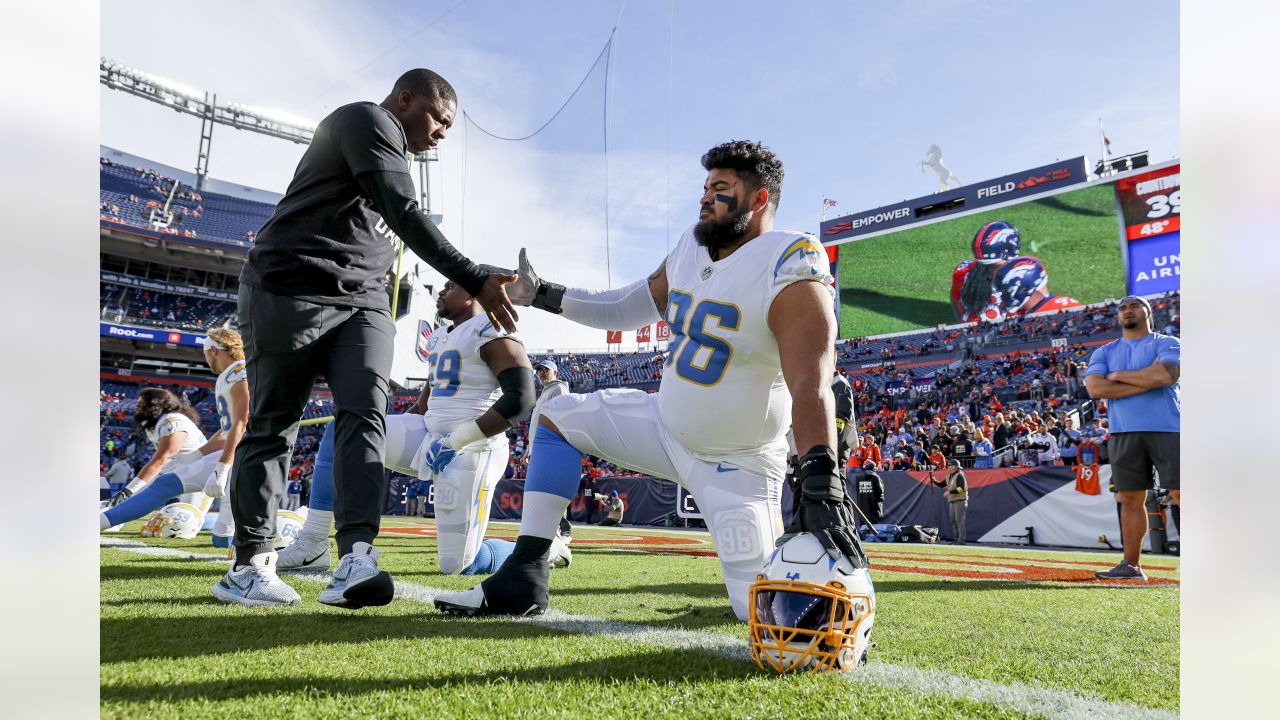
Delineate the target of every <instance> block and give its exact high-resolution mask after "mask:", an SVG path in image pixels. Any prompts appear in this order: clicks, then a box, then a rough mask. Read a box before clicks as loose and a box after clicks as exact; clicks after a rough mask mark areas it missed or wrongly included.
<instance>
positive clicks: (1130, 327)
mask: <svg viewBox="0 0 1280 720" xmlns="http://www.w3.org/2000/svg"><path fill="white" fill-rule="evenodd" d="M1140 325H1142V321H1141V320H1130V321H1129V322H1124V323H1120V327H1122V328H1124V329H1125V330H1133V329H1135V328H1137V327H1139V326H1140Z"/></svg>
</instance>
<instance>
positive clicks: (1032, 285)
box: [995, 257, 1049, 313]
mask: <svg viewBox="0 0 1280 720" xmlns="http://www.w3.org/2000/svg"><path fill="white" fill-rule="evenodd" d="M1048 284H1049V273H1048V272H1046V271H1045V269H1044V265H1043V264H1042V263H1041V262H1040V261H1039V260H1038V259H1036V258H1033V257H1016V258H1013V259H1012V260H1010V261H1009V262H1008V263H1006V264H1005V265H1004V266H1003V267H1001V268H1000V269H999V270H997V271H996V277H995V286H996V292H997V293H998V294H999V295H1000V299H1001V302H1000V307H1001V309H1002V310H1004V312H1006V313H1012V312H1017V311H1018V310H1021V309H1022V308H1023V306H1025V305H1026V304H1027V301H1028V300H1030V299H1031V296H1032V295H1034V294H1036V292H1038V291H1040V290H1044V289H1045V287H1046V286H1047V285H1048Z"/></svg>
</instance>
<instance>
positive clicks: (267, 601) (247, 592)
mask: <svg viewBox="0 0 1280 720" xmlns="http://www.w3.org/2000/svg"><path fill="white" fill-rule="evenodd" d="M275 563H276V554H275V553H274V552H265V553H258V554H257V555H254V556H253V557H252V558H250V560H249V564H248V565H245V566H244V567H242V568H240V569H239V570H237V569H236V568H235V564H234V563H233V564H232V566H231V567H230V568H229V569H228V570H227V574H226V575H223V576H222V579H221V580H219V581H218V582H217V583H216V584H215V585H214V586H213V596H214V597H216V598H218V599H219V600H221V601H222V602H225V603H233V604H235V605H297V604H299V603H301V602H302V597H301V596H300V595H298V591H297V590H294V589H293V588H291V587H289V585H288V584H287V583H285V582H284V581H283V580H281V579H280V578H279V576H277V575H276V568H275Z"/></svg>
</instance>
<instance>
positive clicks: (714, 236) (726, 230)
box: [693, 209, 751, 258]
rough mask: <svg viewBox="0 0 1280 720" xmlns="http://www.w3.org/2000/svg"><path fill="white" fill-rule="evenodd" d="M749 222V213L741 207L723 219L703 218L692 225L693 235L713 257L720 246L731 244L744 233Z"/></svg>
mask: <svg viewBox="0 0 1280 720" xmlns="http://www.w3.org/2000/svg"><path fill="white" fill-rule="evenodd" d="M750 224H751V215H750V214H749V213H748V212H747V211H746V210H745V209H743V210H742V211H740V212H738V213H737V214H734V215H730V216H729V217H728V218H726V219H725V220H703V221H702V222H700V223H698V224H697V225H694V226H693V237H694V239H695V240H697V241H698V244H699V245H701V246H703V247H705V248H706V249H707V250H708V251H709V252H710V253H711V255H712V257H713V258H714V257H715V256H716V253H717V252H719V251H720V250H721V249H722V248H725V247H728V246H729V245H732V244H733V243H735V242H737V241H738V239H739V238H741V237H742V236H743V235H746V234H747V226H748V225H750Z"/></svg>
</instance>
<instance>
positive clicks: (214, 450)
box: [98, 328, 249, 547]
mask: <svg viewBox="0 0 1280 720" xmlns="http://www.w3.org/2000/svg"><path fill="white" fill-rule="evenodd" d="M204 360H205V363H207V364H208V365H209V369H210V370H213V371H214V372H216V373H217V374H218V379H217V381H216V382H215V383H214V399H215V402H216V403H217V411H218V432H217V433H215V434H214V436H213V438H212V439H206V438H205V436H204V433H202V432H200V429H199V428H198V427H196V424H195V420H197V419H198V417H199V416H197V415H196V414H195V411H194V410H192V409H191V408H190V407H189V406H188V407H187V408H186V412H183V411H182V410H180V409H176V408H175V409H174V410H173V411H170V412H168V413H166V414H164V415H162V416H160V417H159V418H158V420H157V421H156V422H155V423H154V425H152V426H151V429H147V426H146V424H145V423H146V420H142V421H140V422H139V424H140V425H142V426H143V427H144V430H146V432H147V437H148V439H150V440H151V441H152V442H154V443H155V444H156V456H155V457H153V458H152V462H151V463H148V465H147V467H144V468H143V469H142V472H139V473H138V478H139V479H141V480H143V481H144V482H145V481H147V480H150V479H151V478H152V477H154V478H155V481H154V482H152V483H151V484H150V485H148V486H147V487H146V489H145V490H142V491H141V492H138V493H136V494H133V495H132V497H127V499H122V500H123V501H122V502H120V503H118V504H116V505H114V506H113V507H110V508H107V509H106V510H105V511H104V512H103V513H102V515H101V517H100V518H99V521H98V524H99V529H101V530H105V529H107V528H109V527H112V526H115V525H119V524H121V523H125V522H129V521H130V520H136V519H138V518H140V517H143V516H144V515H146V514H147V513H150V512H151V511H153V510H157V509H159V508H161V507H163V506H164V503H165V501H166V500H168V499H169V498H171V497H173V496H174V495H181V496H182V498H181V500H182V502H187V503H189V504H190V505H193V506H195V507H196V508H197V509H198V510H200V512H201V514H202V515H203V514H205V513H208V511H209V506H210V505H211V504H212V503H213V498H218V497H223V496H224V495H226V483H227V476H228V474H229V473H230V471H231V464H232V462H234V461H235V454H236V446H237V445H238V444H239V442H240V438H241V436H243V435H244V431H245V428H246V426H247V424H248V422H249V385H248V383H246V382H245V366H244V365H245V364H244V342H243V341H242V340H241V339H240V333H238V332H236V331H235V330H232V329H230V328H217V329H215V330H211V331H209V335H208V337H207V338H205V340H204ZM153 392H155V393H165V394H167V395H168V396H169V398H172V400H165V399H163V398H162V396H156V397H160V398H161V400H159V401H157V400H152V399H151V397H152V396H150V395H148V393H153ZM176 400H177V397H176V396H175V395H173V393H170V392H168V391H167V390H160V389H159V388H147V389H146V390H143V391H142V395H141V396H139V398H138V414H141V415H143V416H144V417H150V416H151V415H154V414H156V412H157V411H156V410H155V409H153V407H161V408H168V407H169V406H170V405H171V404H172V402H173V401H176ZM157 402H158V403H159V404H157ZM135 417H137V415H135ZM172 438H179V439H172ZM179 444H180V445H181V449H182V452H181V453H175V452H173V451H172V450H171V448H172V447H173V446H175V445H179ZM170 457H172V459H171V460H170V459H168V458H170ZM157 458H165V460H164V464H163V465H155V463H156V462H157ZM153 466H155V470H154V471H152V472H151V473H150V476H148V475H147V473H148V470H149V469H150V468H152V467H153ZM135 482H137V480H135ZM127 489H128V488H126V490H127ZM188 495H190V496H192V497H191V499H187V496H188ZM229 507H230V503H228V502H225V501H224V502H223V508H224V509H223V510H222V511H221V512H219V513H218V522H217V524H216V525H215V526H214V544H215V545H218V546H219V547H227V546H228V545H229V543H230V536H231V532H232V524H231V513H230V512H228V508H229Z"/></svg>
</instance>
